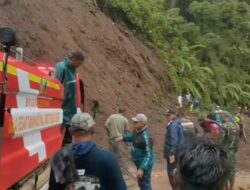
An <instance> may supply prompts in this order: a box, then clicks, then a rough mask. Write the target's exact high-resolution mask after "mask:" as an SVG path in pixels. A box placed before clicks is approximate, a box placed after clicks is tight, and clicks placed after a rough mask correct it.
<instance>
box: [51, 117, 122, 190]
mask: <svg viewBox="0 0 250 190" xmlns="http://www.w3.org/2000/svg"><path fill="white" fill-rule="evenodd" d="M94 125H95V122H94V120H93V118H92V117H91V115H90V114H88V113H78V114H75V115H74V116H73V118H72V120H71V126H70V128H69V131H70V133H71V134H72V141H73V143H72V144H69V145H67V146H64V147H63V148H62V149H61V150H59V151H58V152H57V153H56V154H55V156H54V157H53V158H52V161H51V173H50V179H49V190H65V189H74V190H83V189H86V190H127V187H126V184H125V182H124V180H123V178H122V174H121V170H120V167H119V165H118V162H117V159H116V158H115V156H113V154H112V153H110V152H108V151H105V150H102V149H100V148H98V147H97V146H96V145H95V143H94V142H93V134H94V128H93V126H94Z"/></svg>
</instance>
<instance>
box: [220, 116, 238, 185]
mask: <svg viewBox="0 0 250 190" xmlns="http://www.w3.org/2000/svg"><path fill="white" fill-rule="evenodd" d="M221 121H222V128H221V133H220V139H219V141H220V143H221V144H222V145H223V146H224V147H225V148H226V149H227V151H228V153H229V156H230V159H231V162H232V170H231V171H232V172H231V173H230V178H229V184H230V189H233V186H234V181H235V173H236V168H235V167H236V152H237V151H238V145H239V126H238V125H237V123H235V122H233V121H230V119H229V117H228V114H227V113H221Z"/></svg>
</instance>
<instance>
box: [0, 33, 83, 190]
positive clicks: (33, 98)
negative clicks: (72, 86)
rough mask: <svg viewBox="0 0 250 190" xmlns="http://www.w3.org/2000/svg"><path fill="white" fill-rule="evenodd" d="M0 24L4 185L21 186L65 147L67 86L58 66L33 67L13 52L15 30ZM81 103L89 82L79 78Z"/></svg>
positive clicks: (0, 186) (0, 170)
mask: <svg viewBox="0 0 250 190" xmlns="http://www.w3.org/2000/svg"><path fill="white" fill-rule="evenodd" d="M11 32H12V31H11V30H10V29H9V28H4V29H2V30H1V29H0V42H1V44H2V45H3V49H4V52H0V190H5V189H10V188H14V189H18V187H20V186H21V185H22V183H24V182H25V179H28V178H29V176H31V175H32V176H34V175H38V174H37V173H36V171H38V169H39V168H41V167H42V166H44V164H45V163H47V162H48V160H49V159H50V158H51V157H52V156H53V154H54V153H55V152H56V151H57V150H58V149H59V148H60V147H61V144H62V135H61V131H60V125H61V123H62V119H63V111H62V109H61V104H62V101H63V86H62V85H61V83H60V82H59V81H58V80H56V79H55V78H54V77H53V76H51V75H53V66H52V65H48V64H42V63H39V64H37V65H36V66H33V67H32V66H30V65H28V64H26V63H24V62H22V61H19V60H17V59H15V58H13V57H10V56H9V53H10V46H11V45H13V44H14V40H13V38H11V37H14V34H12V33H11ZM77 79H78V80H77V96H78V100H77V105H78V107H79V108H80V106H81V105H82V103H83V94H84V92H83V83H82V81H81V80H80V78H79V76H78V77H77Z"/></svg>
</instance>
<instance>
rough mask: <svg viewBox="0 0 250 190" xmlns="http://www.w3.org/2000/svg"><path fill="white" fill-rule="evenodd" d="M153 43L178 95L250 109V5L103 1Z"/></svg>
mask: <svg viewBox="0 0 250 190" xmlns="http://www.w3.org/2000/svg"><path fill="white" fill-rule="evenodd" d="M96 3H97V4H98V5H101V6H102V10H104V11H105V12H106V13H108V14H109V15H110V16H111V17H113V19H118V20H119V21H122V22H123V23H124V24H126V26H127V27H128V28H130V29H131V30H132V31H134V32H135V33H136V34H137V35H138V36H140V37H142V38H143V39H144V40H146V41H147V42H150V43H151V45H152V46H153V47H154V48H155V50H156V51H157V52H158V53H159V54H160V56H161V57H162V59H163V60H164V62H165V64H166V67H167V68H168V70H169V75H170V77H171V79H172V83H173V86H174V88H175V90H176V92H177V93H185V92H191V93H192V94H193V95H194V96H197V97H199V98H200V99H202V102H203V103H204V105H203V106H204V107H205V108H206V107H208V105H210V104H211V103H215V104H219V105H221V106H225V107H229V108H230V107H232V106H235V105H237V104H241V105H250V75H249V74H250V1H249V0H197V1H194V0H97V1H96Z"/></svg>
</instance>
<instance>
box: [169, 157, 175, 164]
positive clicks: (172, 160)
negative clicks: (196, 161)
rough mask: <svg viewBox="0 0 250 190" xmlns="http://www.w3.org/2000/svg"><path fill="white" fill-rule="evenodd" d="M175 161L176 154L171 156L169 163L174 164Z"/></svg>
mask: <svg viewBox="0 0 250 190" xmlns="http://www.w3.org/2000/svg"><path fill="white" fill-rule="evenodd" d="M174 162H175V156H174V155H171V156H169V163H170V164H173V163H174Z"/></svg>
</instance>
